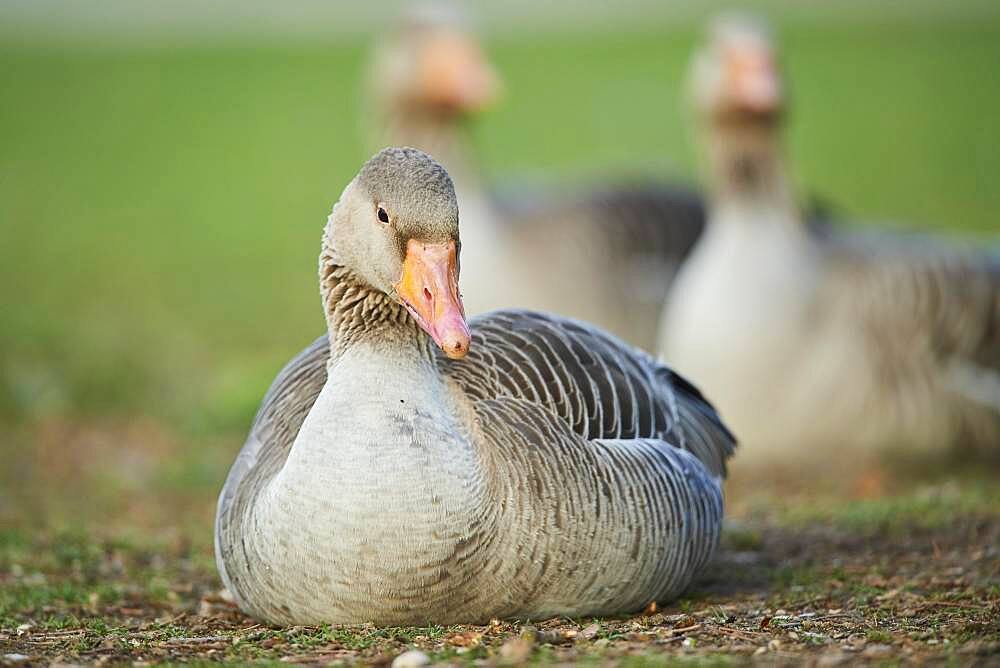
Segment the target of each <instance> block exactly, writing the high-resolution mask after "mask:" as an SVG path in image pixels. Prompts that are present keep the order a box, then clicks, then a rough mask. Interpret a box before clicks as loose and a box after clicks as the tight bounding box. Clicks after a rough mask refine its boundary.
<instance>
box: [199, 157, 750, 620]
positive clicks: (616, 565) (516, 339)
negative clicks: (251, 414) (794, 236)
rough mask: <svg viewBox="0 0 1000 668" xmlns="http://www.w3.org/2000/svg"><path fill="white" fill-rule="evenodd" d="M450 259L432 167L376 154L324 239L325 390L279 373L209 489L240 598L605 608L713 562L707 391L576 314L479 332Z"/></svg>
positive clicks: (716, 486)
mask: <svg viewBox="0 0 1000 668" xmlns="http://www.w3.org/2000/svg"><path fill="white" fill-rule="evenodd" d="M458 264H459V241H458V207H457V203H456V199H455V194H454V190H453V186H452V182H451V180H450V178H449V177H448V174H447V172H446V171H445V170H444V168H443V167H441V166H440V165H439V164H438V163H436V162H435V161H434V160H433V159H431V158H430V157H429V156H427V155H426V154H424V153H422V152H420V151H418V150H415V149H398V148H390V149H386V150H383V151H382V152H380V153H378V154H377V155H375V156H374V157H373V158H372V159H371V160H370V161H369V162H368V163H367V164H365V165H364V167H363V168H362V169H361V171H360V173H359V174H358V175H357V177H356V178H355V179H354V180H353V181H352V182H351V183H350V184H349V185H348V186H347V188H346V189H345V190H344V192H343V194H342V195H341V197H340V201H339V202H338V203H337V204H336V206H334V208H333V212H332V214H331V215H330V218H329V220H328V223H327V226H326V229H325V232H324V235H323V248H322V253H321V256H320V292H321V294H322V301H323V306H324V311H325V314H326V319H327V323H328V326H329V332H328V338H327V340H320V341H317V342H316V343H315V344H314V345H313V347H312V348H310V349H309V350H307V351H306V352H305V353H304V355H305V356H306V358H308V359H312V360H316V361H318V360H321V359H324V358H326V357H327V352H326V350H325V349H326V348H327V346H329V351H330V352H329V356H328V357H329V359H328V361H327V364H326V372H327V373H326V380H325V384H323V385H322V391H321V392H319V394H318V396H317V395H316V394H315V393H313V392H312V387H314V381H315V380H316V378H317V374H318V372H317V371H316V369H317V368H322V367H318V366H317V365H315V364H296V363H294V362H293V364H292V365H290V366H289V368H288V369H286V371H284V372H282V374H281V375H279V376H278V378H277V380H276V381H275V383H274V385H273V386H272V387H271V390H270V391H269V392H268V394H267V396H266V397H265V399H264V403H263V405H262V406H261V409H260V412H259V413H258V415H257V418H256V419H255V421H254V424H253V427H252V428H251V432H250V436H249V438H248V439H247V442H246V445H245V446H244V447H243V450H242V451H241V452H240V454H239V456H238V458H237V460H236V463H235V464H234V465H233V468H232V470H231V471H230V474H229V477H228V479H227V481H226V484H225V487H224V488H223V490H222V494H221V495H220V498H219V505H218V512H217V518H216V531H215V544H216V559H217V563H218V567H219V570H220V573H221V575H222V579H223V581H224V583H225V585H226V587H227V588H228V589H229V591H230V592H232V594H233V596H234V597H235V599H236V601H237V602H238V604H239V606H240V608H241V609H242V610H244V611H245V612H247V613H249V614H251V615H254V616H256V617H258V618H260V619H263V620H266V621H268V622H272V623H278V624H317V623H324V622H325V623H361V622H371V623H374V624H380V625H389V624H427V623H435V624H450V623H457V622H475V621H480V622H481V621H485V620H488V619H491V618H494V617H500V618H514V617H516V618H533V619H540V618H545V617H550V616H553V615H568V616H580V615H591V614H612V613H618V612H627V611H632V610H637V609H639V608H642V607H643V606H645V605H647V604H648V603H649V602H651V601H665V600H667V599H670V598H671V597H674V596H676V595H677V594H678V593H679V592H681V591H682V590H683V589H684V588H685V587H686V586H687V585H688V584H689V583H690V582H691V580H692V578H693V577H694V576H695V575H696V574H697V573H698V572H699V570H700V569H701V568H702V567H703V566H704V565H705V563H706V562H707V561H708V559H709V557H710V556H711V555H712V552H713V550H714V549H715V547H716V543H717V539H718V533H719V526H720V522H721V519H722V490H721V487H720V485H721V480H722V477H723V476H724V472H725V465H726V459H727V458H728V457H729V455H730V453H731V451H732V449H733V440H732V438H731V436H730V435H729V432H728V431H727V430H726V428H725V427H724V426H723V424H722V422H721V421H720V419H719V417H718V415H717V414H716V413H715V411H714V410H713V409H712V407H711V406H710V405H709V404H708V403H707V402H706V401H705V399H703V398H702V396H701V395H700V394H699V393H698V391H697V390H696V389H695V388H694V387H692V386H691V385H690V384H688V383H687V382H686V381H684V380H683V379H682V378H680V377H679V376H677V375H676V374H674V373H673V372H672V371H670V370H669V369H667V368H666V367H664V366H661V365H659V364H657V363H656V362H655V361H654V360H652V359H651V358H650V357H648V356H647V355H645V354H643V353H641V352H638V351H636V350H634V349H631V348H629V347H628V346H626V345H624V344H623V343H621V342H620V341H618V340H617V339H614V338H612V337H611V336H608V335H607V334H604V333H602V332H601V331H600V330H598V329H595V328H592V327H590V326H588V325H585V324H583V323H580V322H576V321H571V320H565V319H561V318H558V317H554V316H548V315H543V314H539V313H531V312H526V311H501V312H495V313H491V314H487V315H484V316H481V317H479V318H476V319H473V320H472V322H471V327H470V326H469V325H467V324H466V320H465V317H464V312H463V306H462V300H461V297H460V296H459V292H458ZM432 341H433V343H434V344H436V347H435V346H434V345H432ZM303 387H304V388H307V389H306V390H305V391H303V390H302V389H301V388H303Z"/></svg>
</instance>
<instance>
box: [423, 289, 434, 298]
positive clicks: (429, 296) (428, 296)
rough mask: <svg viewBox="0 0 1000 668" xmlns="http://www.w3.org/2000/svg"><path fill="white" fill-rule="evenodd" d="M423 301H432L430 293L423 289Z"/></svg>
mask: <svg viewBox="0 0 1000 668" xmlns="http://www.w3.org/2000/svg"><path fill="white" fill-rule="evenodd" d="M424 299H426V300H427V301H430V300H431V299H433V295H431V291H430V290H428V289H427V288H424Z"/></svg>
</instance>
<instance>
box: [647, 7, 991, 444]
mask: <svg viewBox="0 0 1000 668" xmlns="http://www.w3.org/2000/svg"><path fill="white" fill-rule="evenodd" d="M693 74H694V76H693V83H694V86H695V88H694V97H695V102H696V105H697V106H698V109H699V111H700V113H701V115H702V117H703V118H702V120H703V130H704V132H705V135H706V142H705V143H706V150H707V159H708V163H709V169H710V173H711V179H712V187H713V202H712V204H711V213H710V219H709V225H708V228H707V230H706V233H705V236H704V237H703V238H702V240H701V241H699V243H698V245H697V246H696V248H695V250H694V252H693V254H692V256H691V258H690V260H689V261H688V263H687V264H686V265H685V266H684V267H683V268H682V270H681V272H680V274H679V276H678V278H677V280H676V282H675V283H674V286H673V288H672V290H671V293H670V296H669V298H668V301H667V306H666V308H665V310H664V316H663V322H662V330H661V347H660V350H661V353H662V356H663V358H664V359H666V360H668V361H669V362H670V363H671V364H674V365H676V366H677V368H678V369H680V370H681V371H682V372H683V373H686V374H689V375H690V376H692V377H694V378H697V379H698V382H699V383H701V384H703V385H704V387H705V388H706V389H707V390H708V391H709V392H710V393H711V394H712V396H713V398H715V399H716V401H717V402H718V405H719V407H720V410H722V412H723V413H724V414H725V415H726V416H727V419H728V420H729V421H730V424H732V425H733V427H734V429H735V433H736V434H737V435H738V436H739V438H740V440H741V441H742V442H743V443H744V444H748V449H749V450H751V451H752V452H754V453H757V455H755V456H761V455H763V456H767V455H770V454H773V451H774V450H780V451H782V452H783V453H784V454H791V453H792V452H793V451H798V452H800V453H801V454H806V453H809V454H810V455H813V454H815V453H817V452H819V451H825V452H826V453H827V454H829V453H834V452H837V453H839V452H843V451H844V450H845V449H849V448H852V447H854V448H858V449H872V448H878V447H887V446H902V447H907V448H910V449H917V448H920V449H925V450H929V449H932V448H942V447H947V446H980V447H996V446H997V445H1000V327H998V323H1000V262H998V259H997V257H996V256H989V255H986V254H983V253H976V252H973V251H962V250H958V249H953V248H948V247H945V246H943V245H941V244H939V243H933V242H932V241H930V240H928V239H917V238H905V237H903V236H901V235H890V234H881V235H877V234H871V233H860V232H850V231H847V230H838V229H826V230H824V231H823V233H818V232H817V230H815V229H810V228H809V227H808V226H806V225H803V223H802V220H801V216H800V214H799V212H798V210H797V208H796V206H795V203H794V198H793V197H792V194H791V187H790V185H789V183H788V179H787V175H786V172H785V168H784V165H783V160H782V156H781V151H780V148H779V143H780V142H779V137H778V136H777V127H778V126H777V116H778V115H779V114H780V112H781V109H780V104H778V102H779V101H780V99H781V98H780V88H781V82H780V80H779V78H778V75H777V72H776V68H775V65H774V63H773V58H772V53H771V47H770V43H769V40H768V37H767V35H766V33H765V32H764V31H763V30H762V29H760V28H759V27H757V26H754V25H752V24H749V23H746V22H744V21H732V20H730V21H726V22H722V23H720V24H718V25H717V26H716V30H715V33H714V35H713V37H712V38H711V42H710V44H709V45H708V47H707V49H706V50H705V51H703V52H702V53H701V54H700V55H699V56H698V58H696V60H695V64H694V73H693ZM752 456H753V455H752Z"/></svg>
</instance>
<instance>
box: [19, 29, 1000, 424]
mask: <svg viewBox="0 0 1000 668" xmlns="http://www.w3.org/2000/svg"><path fill="white" fill-rule="evenodd" d="M781 34H782V36H783V38H784V44H785V60H786V62H787V64H788V70H789V72H790V77H791V89H792V91H793V94H794V113H793V115H792V119H791V132H790V149H791V153H792V156H793V158H794V166H795V172H796V176H797V180H798V181H799V182H800V184H802V185H803V186H804V188H807V189H808V190H809V191H811V192H815V193H819V194H821V195H822V196H825V197H827V198H829V199H830V200H832V201H833V202H835V203H837V204H838V205H839V206H841V207H842V208H844V209H845V210H847V211H849V212H853V213H857V214H859V215H860V216H863V217H865V218H868V217H873V218H878V219H883V218H888V219H893V220H899V221H904V222H905V223H907V224H913V225H916V226H922V227H930V228H937V229H949V230H954V231H957V232H963V233H987V232H989V231H995V230H996V223H995V212H996V211H997V210H1000V190H998V189H997V188H995V187H993V183H994V181H995V180H996V178H997V175H998V174H1000V153H998V152H997V151H996V150H995V147H996V146H998V145H1000V130H998V129H997V126H996V124H995V123H994V122H993V120H992V117H991V115H990V111H991V110H992V109H996V108H998V107H1000V87H997V86H996V85H994V84H995V80H994V66H995V63H996V62H998V60H1000V20H993V19H988V18H987V19H983V18H981V17H980V18H978V19H977V20H974V21H973V20H963V19H961V17H956V18H955V19H954V20H949V21H940V20H933V21H932V20H927V21H920V20H911V21H906V22H901V23H897V24H892V23H890V22H888V21H886V20H882V21H875V22H861V21H851V22H844V21H841V22H839V23H838V22H836V21H832V22H827V23H825V24H823V25H820V24H819V23H817V22H813V23H810V22H803V21H799V22H796V23H794V24H789V25H787V26H785V27H784V29H783V30H782V31H781ZM698 36H699V33H698V32H696V31H694V30H692V29H688V28H677V27H673V28H672V27H670V26H655V27H650V28H649V29H647V30H644V31H642V32H636V33H631V34H619V35H589V34H588V35H575V36H574V35H563V36H545V35H535V36H531V37H525V38H522V39H519V40H513V39H511V38H506V39H504V40H503V41H501V42H499V43H497V44H495V45H494V46H493V48H492V55H493V56H494V57H495V59H496V61H497V63H498V67H499V69H500V71H501V72H502V73H503V75H504V76H505V78H506V80H507V83H508V91H509V95H508V99H507V101H506V103H505V104H503V105H502V106H501V107H500V108H498V109H497V110H496V111H494V112H492V113H491V114H489V115H488V116H487V117H486V118H485V119H483V122H482V123H481V124H480V125H479V126H478V127H477V129H476V132H475V135H476V139H477V141H478V143H479V145H480V147H481V149H482V155H483V158H484V162H485V164H486V168H487V171H488V172H489V173H490V174H491V175H493V176H494V177H495V178H496V179H498V180H500V181H503V180H504V179H508V178H513V177H517V175H519V174H524V173H526V172H527V173H529V174H540V173H545V174H546V176H547V177H549V178H557V179H558V178H574V177H581V176H582V175H594V174H615V173H622V172H627V173H630V174H636V173H643V172H645V173H654V174H664V175H667V174H671V173H674V174H680V175H683V176H685V177H686V178H694V176H693V174H694V166H693V165H694V160H693V157H692V155H693V151H692V147H691V145H690V142H689V139H688V127H687V125H686V115H685V113H684V112H683V104H682V94H681V90H682V82H683V73H684V69H685V67H686V61H687V58H688V54H689V52H690V50H691V48H692V45H693V44H694V43H695V40H696V39H697V38H698ZM364 61H365V48H364V47H362V46H360V45H357V44H341V45H338V44H330V45H328V46H316V45H306V46H301V47H296V46H291V45H289V46H269V47H257V48H255V47H246V46H227V47H218V48H211V47H188V48H175V49H155V48H139V47H132V48H127V47H107V48H101V47H84V46H76V47H71V46H34V47H33V46H27V45H24V44H20V45H15V44H13V43H11V44H8V45H7V46H2V45H0V92H2V95H3V99H4V100H5V103H4V104H3V105H0V147H2V148H0V230H2V231H0V234H2V239H3V243H2V244H0V302H2V303H3V304H4V315H3V320H2V325H0V414H2V415H6V416H7V418H8V419H12V420H15V421H21V420H25V419H28V420H36V419H47V418H51V417H53V416H56V417H59V416H69V417H78V416H80V415H81V414H82V415H109V414H110V415H115V414H117V415H130V414H134V413H136V412H141V413H145V414H152V415H154V416H156V417H158V418H162V419H165V420H167V421H169V422H170V423H171V424H173V425H175V426H176V427H178V428H179V429H181V431H182V433H189V434H202V433H212V432H215V431H217V430H219V429H223V430H226V429H230V428H241V427H242V426H243V425H245V423H246V421H247V420H248V419H249V417H250V415H251V414H252V412H253V410H254V407H255V405H256V403H257V401H258V400H259V397H260V396H261V394H262V392H263V390H264V388H265V387H266V385H267V383H268V382H269V380H270V379H271V377H272V376H273V374H274V372H275V370H276V368H277V367H278V366H279V365H280V364H281V363H282V362H283V361H284V360H286V359H287V358H288V356H289V355H290V354H291V353H293V352H294V351H295V350H296V349H298V348H299V347H300V346H301V345H303V344H304V343H306V342H307V341H309V340H310V339H311V338H312V337H313V336H315V334H316V333H317V332H319V331H320V330H321V328H322V325H323V322H322V318H321V314H320V310H319V308H318V305H317V304H318V300H317V295H316V292H317V290H316V285H315V283H316V279H315V258H316V254H317V250H318V236H319V232H320V229H321V226H322V224H323V221H324V219H325V215H326V213H327V211H328V210H329V208H330V206H331V204H332V202H333V200H334V199H335V198H336V197H337V194H338V193H339V192H340V190H341V188H342V187H343V185H344V183H345V182H346V181H347V180H348V179H349V178H350V176H351V175H352V174H353V172H354V171H355V170H356V168H357V167H358V165H359V164H360V162H361V161H362V160H363V159H364V157H365V156H366V150H365V149H364V148H363V146H362V144H361V141H360V140H359V132H358V127H359V125H360V122H359V119H358V113H359V103H358V101H357V92H358V90H359V88H360V86H359V79H360V72H361V68H362V65H363V63H364Z"/></svg>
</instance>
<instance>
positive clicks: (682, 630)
mask: <svg viewBox="0 0 1000 668" xmlns="http://www.w3.org/2000/svg"><path fill="white" fill-rule="evenodd" d="M700 628H701V624H692V625H691V626H685V627H683V628H679V629H670V635H672V636H674V635H677V634H678V633H688V632H689V631H697V630H698V629H700Z"/></svg>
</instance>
